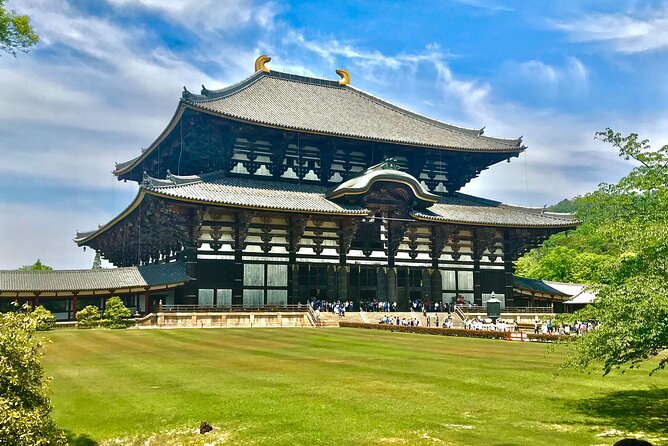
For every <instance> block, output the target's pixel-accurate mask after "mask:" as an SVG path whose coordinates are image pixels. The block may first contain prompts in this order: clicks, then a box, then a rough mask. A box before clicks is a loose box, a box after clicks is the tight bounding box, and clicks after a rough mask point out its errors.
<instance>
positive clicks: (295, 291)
mask: <svg viewBox="0 0 668 446" xmlns="http://www.w3.org/2000/svg"><path fill="white" fill-rule="evenodd" d="M289 268H290V271H292V298H293V299H294V300H296V301H297V302H301V303H308V301H309V299H308V295H306V296H302V295H301V293H300V292H299V265H297V264H296V263H295V264H291V265H290V267H289Z"/></svg>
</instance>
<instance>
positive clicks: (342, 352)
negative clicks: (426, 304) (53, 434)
mask: <svg viewBox="0 0 668 446" xmlns="http://www.w3.org/2000/svg"><path fill="white" fill-rule="evenodd" d="M46 336H47V337H48V338H50V339H51V340H52V342H51V343H50V344H49V345H48V346H47V347H46V355H45V358H44V364H45V367H46V370H47V374H49V375H51V376H53V378H54V380H53V383H52V387H53V390H54V393H53V403H54V407H55V412H54V416H55V418H56V420H57V421H58V422H59V424H60V425H61V426H63V427H64V428H66V429H68V430H69V431H71V432H74V433H76V434H87V435H89V436H91V437H93V438H95V439H97V440H103V439H107V438H115V437H122V436H125V435H135V434H140V433H142V432H159V431H164V430H168V429H172V428H178V427H184V426H190V427H196V426H197V425H198V424H199V422H200V421H202V420H207V421H209V422H211V423H212V424H214V426H216V427H220V428H222V429H225V430H228V431H229V432H230V434H229V438H230V440H229V441H233V442H234V444H249V445H255V444H434V442H441V441H442V442H443V444H467V445H468V444H480V445H490V444H499V445H500V444H518V445H520V444H564V445H566V444H569V445H570V444H612V443H613V442H614V441H613V440H614V439H606V438H598V437H596V436H595V435H596V434H598V433H601V432H603V431H606V430H609V429H613V428H618V427H620V426H622V425H624V423H622V422H621V421H620V420H617V419H614V418H611V417H610V416H609V415H607V414H605V413H604V411H603V410H601V411H599V413H596V411H592V410H587V411H585V410H582V409H581V406H579V405H578V403H580V402H582V401H585V400H590V399H594V398H597V397H603V396H606V395H609V394H612V393H613V392H619V391H639V392H641V394H642V395H646V396H647V398H648V401H649V403H652V401H651V398H652V397H651V395H652V391H653V390H654V391H656V390H657V389H660V390H661V389H663V390H665V389H666V388H667V387H668V380H667V379H666V377H665V376H664V375H665V374H661V373H659V374H657V375H655V376H653V377H651V378H648V377H647V371H648V370H649V368H647V369H645V370H641V371H635V370H634V371H630V372H627V374H626V375H624V376H620V375H619V374H617V375H613V376H609V377H606V378H602V377H601V376H600V375H597V374H592V375H587V374H582V373H578V372H574V371H559V369H558V366H559V363H560V361H561V352H560V349H557V350H556V352H555V353H552V354H548V349H547V346H546V345H542V344H520V343H511V342H506V341H493V340H484V339H467V338H448V337H440V336H425V335H415V334H410V333H389V332H381V331H372V330H358V329H177V330H124V331H107V330H90V331H84V330H79V331H76V330H72V331H58V332H51V333H48V334H47V335H46ZM664 393H665V392H664ZM655 394H656V393H655ZM660 394H661V395H663V393H661V392H660ZM649 403H648V404H649ZM629 416H634V414H629ZM635 416H636V417H637V414H635ZM657 426H660V425H659V424H658V423H654V422H652V421H651V420H648V421H647V423H645V424H644V425H643V424H638V427H641V428H643V429H644V431H645V432H646V433H649V434H651V433H652V430H654V431H655V432H654V433H655V434H656V435H655V436H661V435H662V431H661V428H660V427H657ZM666 436H668V434H667V435H666Z"/></svg>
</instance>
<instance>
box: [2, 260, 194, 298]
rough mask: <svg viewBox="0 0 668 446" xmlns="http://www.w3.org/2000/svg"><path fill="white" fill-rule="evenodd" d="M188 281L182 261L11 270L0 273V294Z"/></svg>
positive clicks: (149, 285) (100, 289)
mask: <svg viewBox="0 0 668 446" xmlns="http://www.w3.org/2000/svg"><path fill="white" fill-rule="evenodd" d="M190 280H191V277H189V276H188V274H187V273H186V267H185V264H184V263H183V262H172V263H162V264H156V265H145V266H132V267H126V268H97V269H83V270H61V271H58V270H53V271H18V270H10V271H0V292H16V293H21V292H23V293H25V292H30V293H41V292H61V291H62V292H68V291H69V292H86V291H104V290H108V291H112V290H120V289H129V288H150V287H154V286H160V285H171V284H179V283H185V282H188V281H190ZM112 292H113V291H112Z"/></svg>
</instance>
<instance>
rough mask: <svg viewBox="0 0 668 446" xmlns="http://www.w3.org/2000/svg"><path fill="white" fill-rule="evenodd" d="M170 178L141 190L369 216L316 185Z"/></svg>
mask: <svg viewBox="0 0 668 446" xmlns="http://www.w3.org/2000/svg"><path fill="white" fill-rule="evenodd" d="M169 178H170V179H169V180H156V179H153V178H147V179H145V181H144V183H143V184H142V188H143V189H145V190H147V191H149V192H153V193H156V194H159V195H163V196H167V197H174V198H177V199H184V200H195V201H200V202H206V203H212V204H226V205H230V206H236V207H252V208H261V209H275V210H287V211H300V212H320V213H329V214H346V215H355V214H359V215H366V214H367V213H368V212H369V211H368V210H366V209H362V208H360V207H359V206H350V205H346V204H338V203H335V202H333V201H330V200H328V199H327V198H325V192H326V190H327V189H326V188H325V187H322V186H318V185H315V184H299V183H286V182H278V181H270V180H269V181H263V180H257V179H250V178H238V177H224V176H222V175H220V174H205V175H202V176H191V177H183V176H180V177H179V176H176V175H170V176H169Z"/></svg>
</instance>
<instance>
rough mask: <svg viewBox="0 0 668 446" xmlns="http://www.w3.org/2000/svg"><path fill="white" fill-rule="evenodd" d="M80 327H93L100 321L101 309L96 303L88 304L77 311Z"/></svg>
mask: <svg viewBox="0 0 668 446" xmlns="http://www.w3.org/2000/svg"><path fill="white" fill-rule="evenodd" d="M77 321H78V322H79V324H78V325H77V327H78V328H93V327H95V326H97V324H98V323H99V322H100V309H99V308H97V307H96V306H95V305H87V306H86V307H85V308H84V309H83V310H79V311H77Z"/></svg>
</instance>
